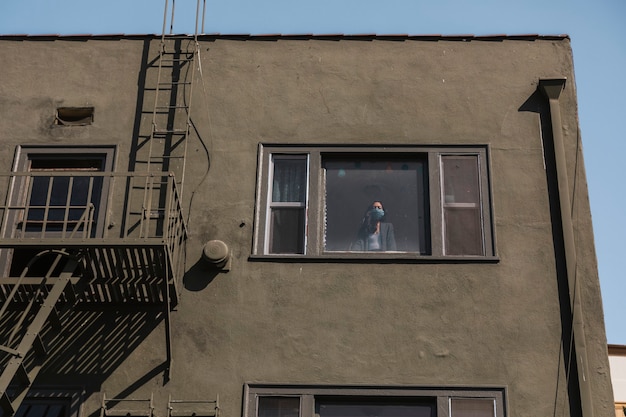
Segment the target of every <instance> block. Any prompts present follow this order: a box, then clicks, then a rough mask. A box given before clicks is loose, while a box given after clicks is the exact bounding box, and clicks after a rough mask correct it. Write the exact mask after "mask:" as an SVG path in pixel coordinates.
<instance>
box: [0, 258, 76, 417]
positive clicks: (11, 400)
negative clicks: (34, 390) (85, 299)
mask: <svg viewBox="0 0 626 417" xmlns="http://www.w3.org/2000/svg"><path fill="white" fill-rule="evenodd" d="M49 254H53V255H56V258H55V259H54V261H53V262H52V263H51V265H50V266H49V268H48V272H47V273H46V275H45V276H44V277H42V278H29V277H27V274H28V271H29V268H30V267H31V266H32V265H34V263H35V262H37V261H38V260H39V259H41V258H42V257H43V256H45V255H49ZM64 259H65V260H66V262H65V264H64V265H62V271H61V272H60V274H59V275H58V276H53V275H54V273H55V271H56V270H57V269H58V268H61V266H59V265H60V264H61V261H62V260H64ZM77 266H78V260H77V259H76V258H75V257H73V256H69V254H67V253H65V252H63V251H61V250H45V251H42V252H41V253H40V254H38V255H37V256H36V257H34V258H33V259H32V260H31V261H30V262H29V263H28V265H27V266H26V268H24V270H23V272H22V274H21V275H20V277H19V278H18V279H17V281H16V283H15V285H14V286H13V289H12V290H11V292H10V293H9V294H8V296H7V298H6V300H5V302H4V304H3V305H2V307H1V308H0V318H1V317H2V315H4V313H5V312H6V310H7V309H8V307H9V305H10V304H11V303H12V302H13V300H14V298H15V297H16V295H17V293H18V290H19V289H20V286H21V285H22V284H24V283H26V282H30V281H33V282H36V284H35V285H37V287H36V289H34V290H32V293H31V294H30V295H29V301H28V303H27V305H26V307H25V308H24V309H23V310H22V312H21V314H20V315H19V318H18V319H17V320H16V321H15V322H14V323H12V326H13V327H12V331H11V332H10V335H9V337H8V339H7V340H6V341H3V345H0V351H2V352H3V353H4V354H8V355H9V359H8V363H7V365H6V367H5V368H4V370H3V371H2V374H1V375H0V408H1V409H2V411H3V414H4V415H6V416H12V415H14V414H15V412H16V411H17V409H18V408H19V406H20V405H21V403H22V401H23V400H24V398H25V397H26V394H27V393H28V390H29V389H30V387H31V386H32V384H33V382H34V380H35V378H36V377H37V375H38V374H39V371H40V370H41V368H42V366H43V364H44V362H45V359H46V354H47V349H46V345H45V342H44V340H43V338H42V332H43V330H44V326H45V325H46V323H48V322H51V323H52V324H53V326H55V327H56V328H57V329H59V328H60V327H61V320H60V316H61V314H62V311H61V310H60V309H59V308H58V301H59V300H63V301H65V304H64V308H65V309H68V308H71V306H72V305H73V304H74V303H75V302H76V301H77V298H78V297H77V294H78V293H79V291H77V290H78V288H75V287H74V286H75V284H77V283H78V282H79V279H78V278H75V277H74V272H75V270H76V268H77ZM20 338H21V339H20ZM18 339H20V340H19V343H18V342H17V340H18ZM31 355H32V359H31Z"/></svg>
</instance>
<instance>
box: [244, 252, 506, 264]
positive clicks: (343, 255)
mask: <svg viewBox="0 0 626 417" xmlns="http://www.w3.org/2000/svg"><path fill="white" fill-rule="evenodd" d="M248 260H249V261H252V262H288V263H298V262H300V263H316V262H319V263H322V262H330V263H389V264H459V263H483V264H485V263H488V264H495V263H498V262H500V258H499V257H498V256H430V255H419V254H415V253H407V252H384V253H382V252H381V253H365V252H363V253H356V252H328V253H324V254H321V255H297V254H296V255H290V254H275V255H250V256H249V257H248Z"/></svg>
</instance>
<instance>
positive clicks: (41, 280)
mask: <svg viewBox="0 0 626 417" xmlns="http://www.w3.org/2000/svg"><path fill="white" fill-rule="evenodd" d="M201 1H205V0H197V8H196V29H195V33H194V35H193V37H191V36H188V35H173V34H172V30H171V28H172V27H173V18H174V2H173V1H172V4H171V6H170V5H168V0H166V1H165V13H164V19H163V33H162V35H161V37H160V42H159V51H158V56H157V57H156V59H155V60H154V61H153V62H152V64H151V65H149V68H146V87H145V91H144V97H147V96H148V94H152V95H153V97H152V99H153V101H152V102H153V106H152V108H151V117H150V120H151V122H150V128H149V134H143V135H142V134H141V132H139V134H138V141H137V145H136V154H135V156H134V170H132V171H130V172H126V173H111V172H96V173H89V174H80V176H81V177H89V181H90V182H89V184H90V185H89V196H91V194H92V191H93V192H95V188H94V187H93V184H95V183H96V182H98V181H99V183H100V184H105V185H106V186H104V187H102V196H101V199H102V201H105V202H106V203H105V204H104V206H102V207H100V210H101V212H105V211H106V215H101V216H100V220H97V218H95V217H94V206H93V204H91V203H89V204H87V205H85V207H83V208H84V209H85V213H86V215H83V217H81V219H80V221H78V222H76V221H68V218H67V215H66V216H65V219H64V220H62V221H60V222H59V223H60V225H61V226H59V224H57V225H56V227H57V229H55V230H57V231H58V230H59V229H58V227H61V228H62V233H61V234H59V233H56V234H52V233H51V234H47V233H46V231H47V230H48V228H49V225H46V216H47V215H48V213H49V212H50V213H51V212H53V211H55V210H57V211H58V210H59V209H64V210H65V211H66V212H70V211H71V210H75V209H76V206H75V205H73V203H72V202H71V201H70V200H71V198H70V197H69V195H70V194H71V187H72V185H71V184H72V181H73V179H71V177H72V174H71V173H67V172H66V173H49V172H48V173H34V172H27V173H24V172H22V173H17V172H13V173H8V174H6V175H2V174H0V188H1V189H3V190H4V191H5V192H6V199H5V203H4V205H2V206H0V222H1V223H0V233H1V234H0V304H2V307H1V308H0V323H3V329H2V331H1V332H0V338H1V339H0V343H1V344H0V355H4V356H2V357H3V358H5V359H6V357H7V355H8V360H5V361H4V362H2V364H4V363H6V366H5V367H4V369H3V370H2V373H1V374H0V411H1V412H2V414H4V415H7V416H12V415H14V414H15V412H16V411H17V409H18V408H19V406H20V404H21V402H22V401H23V400H24V398H25V397H26V395H27V393H28V390H29V388H30V387H31V386H32V385H33V382H34V381H35V378H36V377H37V374H38V373H39V371H40V370H41V368H42V366H43V365H44V364H45V361H46V354H47V349H46V341H45V340H44V337H43V336H44V335H46V334H47V333H46V332H45V330H44V329H45V328H47V326H48V327H49V326H52V327H53V328H57V329H58V330H62V328H63V320H62V316H63V314H65V313H66V312H68V311H70V310H71V309H72V308H73V307H76V306H77V305H89V306H91V308H93V307H94V306H96V308H97V306H98V305H111V304H116V303H118V304H123V303H129V302H130V303H145V304H150V305H161V306H163V308H164V314H165V322H166V323H165V324H166V325H165V327H166V330H165V331H166V339H167V340H166V355H167V358H166V362H167V365H166V370H165V381H166V382H167V380H168V379H169V373H170V368H171V362H172V354H171V335H170V312H171V310H172V309H173V308H174V306H175V305H176V304H177V302H178V286H177V282H178V281H179V279H180V278H181V276H182V273H183V269H184V265H183V258H184V241H185V240H186V234H187V232H186V226H185V221H184V218H183V215H182V206H181V195H182V189H183V184H184V172H185V161H186V154H187V142H188V137H189V134H190V130H191V128H192V123H191V100H192V92H193V84H194V76H195V67H196V65H197V57H198V54H199V46H198V18H199V16H200V15H202V16H204V13H205V10H204V7H203V9H202V12H201V13H200V2H201ZM170 13H171V18H170V22H171V23H170V33H169V34H166V26H167V21H168V14H170ZM203 20H204V19H203ZM203 24H204V22H203ZM155 69H156V75H154V73H153V72H154V71H152V72H151V71H150V70H155ZM142 113H146V112H145V111H144V110H143V109H142ZM142 120H143V118H142ZM74 175H76V174H74ZM36 177H44V179H45V180H46V181H49V185H48V193H50V192H51V190H53V189H54V188H55V187H54V186H53V184H54V183H55V181H60V179H59V178H63V179H64V180H65V181H68V178H69V184H70V191H68V193H69V194H68V197H67V202H66V204H65V206H62V205H61V206H59V205H53V203H52V202H51V200H52V199H51V197H50V195H48V198H47V202H46V204H45V206H37V207H34V206H30V204H31V203H30V202H29V201H25V199H26V200H28V198H27V197H25V196H24V192H23V191H22V192H19V193H16V190H19V189H20V187H22V190H24V187H26V189H27V190H28V191H27V192H26V193H25V194H26V195H28V193H29V192H30V191H31V190H32V183H33V182H34V181H35V180H36ZM120 183H121V184H120ZM28 184H31V185H28ZM116 184H117V186H118V187H119V188H118V192H117V193H116V192H115V191H114V186H115V185H116ZM120 185H121V186H120ZM29 187H30V188H29ZM16 194H19V196H18V197H16ZM122 195H124V198H123V199H122V198H120V197H121V196H122ZM89 198H91V197H89ZM122 200H123V202H122ZM29 210H31V211H33V212H34V211H36V210H39V211H40V212H44V213H45V214H44V215H43V217H44V220H43V225H41V224H40V225H39V230H40V231H41V233H40V234H37V235H35V236H33V234H32V233H30V234H29V233H28V229H29V227H31V226H32V224H31V223H32V222H31V221H30V217H29ZM96 210H97V209H96ZM96 217H97V215H96ZM103 219H104V221H103ZM98 221H100V224H97V222H98ZM102 223H104V224H105V225H106V227H105V226H104V225H103V224H102ZM96 226H97V227H96ZM72 227H73V230H71V233H70V235H68V233H69V232H70V229H72ZM20 229H21V230H20ZM77 231H78V232H79V234H81V233H82V234H81V236H74V235H75V232H77ZM19 250H31V251H32V250H37V251H40V253H39V254H38V255H37V256H36V257H35V258H33V260H32V262H29V263H28V265H27V266H26V268H24V270H23V271H22V274H21V275H20V276H19V277H15V276H11V274H10V273H8V271H9V269H10V265H11V262H12V260H11V259H13V258H14V256H15V254H17V253H18V251H19ZM51 256H52V257H54V258H55V260H54V261H52V262H51V261H50V257H51ZM41 257H47V258H48V260H47V261H46V262H47V265H49V268H48V271H47V273H45V274H43V276H41V275H40V276H37V275H36V274H35V275H33V274H31V273H29V268H30V266H32V265H31V264H32V263H33V262H36V261H38V260H39V258H41ZM50 262H51V263H50ZM3 271H4V272H3ZM7 311H13V313H14V314H15V312H16V311H21V315H20V317H19V320H17V322H16V323H14V327H13V329H11V330H8V331H5V329H4V328H5V327H7V326H6V323H7V322H11V321H12V317H11V319H9V320H4V321H2V316H3V314H5V313H6V312H7ZM149 408H151V407H149Z"/></svg>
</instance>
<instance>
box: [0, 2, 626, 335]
mask: <svg viewBox="0 0 626 417" xmlns="http://www.w3.org/2000/svg"><path fill="white" fill-rule="evenodd" d="M163 4H164V2H163V0H106V1H96V0H0V34H111V33H127V34H131V33H160V32H161V27H162V19H163ZM195 7H196V1H195V0H177V2H176V26H175V30H174V32H176V33H192V32H193V30H194V25H193V18H192V15H193V13H194V12H195ZM206 7H207V12H206V21H205V30H204V31H205V32H206V33H227V34H235V33H237V34H241V33H245V34H278V33H280V34H294V33H297V34H303V33H314V34H323V33H343V34H364V33H377V34H412V35H419V34H443V35H457V34H474V35H491V34H507V35H517V34H535V33H536V34H542V35H560V34H568V35H569V36H570V37H571V39H572V48H573V51H574V65H575V72H576V80H574V82H575V83H576V86H577V91H578V104H579V117H580V125H581V130H582V141H583V147H584V156H585V164H586V169H587V180H588V183H589V193H590V198H591V208H592V215H593V224H594V232H595V243H596V252H597V257H598V263H599V272H600V282H601V286H602V296H603V303H604V311H605V320H606V328H607V337H608V342H609V343H613V344H624V345H626V321H624V320H622V305H623V304H624V297H625V296H626V279H624V278H625V277H624V275H625V274H624V268H623V267H622V265H621V260H622V256H624V254H623V251H624V250H625V249H626V244H625V243H624V239H625V237H626V213H625V211H626V192H625V188H626V187H625V186H624V184H626V170H622V169H620V168H619V167H620V166H622V165H623V164H624V161H623V158H622V156H623V155H626V134H625V133H624V132H625V130H624V129H623V128H622V126H621V124H622V121H623V120H625V119H626V102H625V98H626V82H625V81H624V80H623V79H621V77H622V76H625V75H626V0H523V1H520V0H518V1H511V0H477V1H468V0H437V1H420V0H385V1H381V0H316V1H303V0H267V1H264V2H261V1H258V0H256V1H253V0H229V1H216V0H207V1H206ZM0 80H1V66H0ZM0 82H1V81H0Z"/></svg>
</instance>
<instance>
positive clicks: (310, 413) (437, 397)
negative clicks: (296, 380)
mask: <svg viewBox="0 0 626 417" xmlns="http://www.w3.org/2000/svg"><path fill="white" fill-rule="evenodd" d="M271 396H275V397H299V398H300V416H299V417H316V413H315V408H316V407H315V405H316V398H323V399H328V398H333V399H335V398H336V399H351V400H354V399H359V398H363V399H364V400H365V399H372V398H378V399H385V398H390V399H391V398H395V399H398V398H406V399H407V400H409V399H411V400H419V399H429V398H430V399H433V404H435V403H436V417H450V416H451V414H450V413H451V410H450V408H451V405H450V404H451V400H452V399H459V398H462V399H493V400H494V404H495V417H506V416H507V415H508V413H507V407H506V405H507V392H506V388H505V387H497V386H482V387H467V386H458V387H457V386H450V387H446V386H433V387H427V386H378V387H376V386H369V385H368V386H358V385H332V386H328V385H299V384H298V385H293V384H269V383H246V384H245V386H244V408H243V414H242V417H258V415H259V414H258V411H259V410H258V399H259V397H271ZM452 417H454V416H452Z"/></svg>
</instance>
